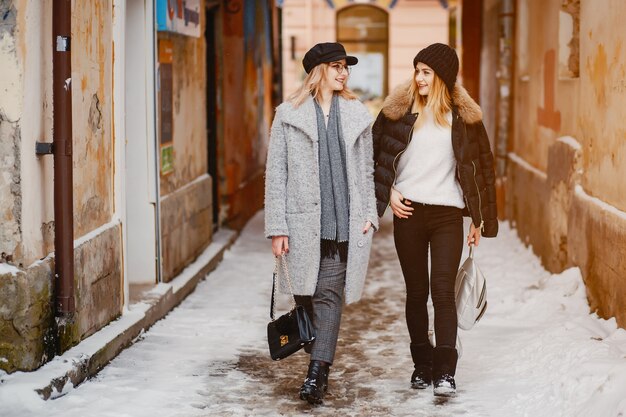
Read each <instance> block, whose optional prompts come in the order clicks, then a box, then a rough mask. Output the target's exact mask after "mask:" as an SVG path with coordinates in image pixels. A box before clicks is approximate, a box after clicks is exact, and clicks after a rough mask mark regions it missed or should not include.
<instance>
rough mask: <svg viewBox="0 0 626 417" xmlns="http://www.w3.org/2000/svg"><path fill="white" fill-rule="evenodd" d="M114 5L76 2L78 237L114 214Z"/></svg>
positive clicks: (109, 1)
mask: <svg viewBox="0 0 626 417" xmlns="http://www.w3.org/2000/svg"><path fill="white" fill-rule="evenodd" d="M112 12H113V4H112V0H83V1H77V2H74V7H73V10H72V106H73V111H72V122H73V140H74V154H73V157H74V182H75V186H74V235H75V238H79V237H80V236H83V235H85V234H86V233H88V232H89V231H91V230H93V229H95V228H97V227H99V226H102V225H103V224H105V223H107V222H109V221H110V219H111V216H112V214H113V175H114V167H113V159H114V155H113V134H112V98H113V83H112V68H113V61H112V59H113V51H112V49H113V42H112V19H113V16H112Z"/></svg>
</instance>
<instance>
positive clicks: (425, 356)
mask: <svg viewBox="0 0 626 417" xmlns="http://www.w3.org/2000/svg"><path fill="white" fill-rule="evenodd" d="M411 357H412V358H413V364H414V365H415V370H414V371H413V375H411V388H414V389H425V388H428V387H429V386H430V384H431V382H432V379H433V375H432V368H433V347H432V345H431V344H430V343H419V344H418V343H411Z"/></svg>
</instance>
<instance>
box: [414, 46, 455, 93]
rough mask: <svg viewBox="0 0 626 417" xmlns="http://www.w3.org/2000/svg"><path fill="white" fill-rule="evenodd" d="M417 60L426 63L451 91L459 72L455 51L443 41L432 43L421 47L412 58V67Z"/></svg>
mask: <svg viewBox="0 0 626 417" xmlns="http://www.w3.org/2000/svg"><path fill="white" fill-rule="evenodd" d="M418 62H421V63H422V64H426V65H428V66H429V67H431V68H432V69H433V71H435V74H437V76H438V77H439V78H441V80H442V81H443V82H444V84H445V85H446V87H448V91H450V92H452V90H453V89H454V84H455V83H456V75H457V74H458V72H459V58H458V57H457V55H456V51H455V50H454V49H452V48H450V47H449V46H448V45H444V44H443V43H433V44H432V45H429V46H427V47H426V48H424V49H422V50H421V51H419V52H418V53H417V55H415V58H413V68H415V66H416V65H417V63H418Z"/></svg>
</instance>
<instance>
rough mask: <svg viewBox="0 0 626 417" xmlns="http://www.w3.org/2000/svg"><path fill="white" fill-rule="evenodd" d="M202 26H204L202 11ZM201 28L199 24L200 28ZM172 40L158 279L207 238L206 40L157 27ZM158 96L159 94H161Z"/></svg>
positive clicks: (209, 229) (180, 265) (164, 37)
mask: <svg viewBox="0 0 626 417" xmlns="http://www.w3.org/2000/svg"><path fill="white" fill-rule="evenodd" d="M200 22H201V25H202V28H204V27H205V26H206V23H205V22H204V13H201V18H200ZM202 33H204V29H203V30H202ZM158 39H159V40H169V41H171V42H172V46H173V62H172V78H173V79H172V101H173V103H172V106H173V114H172V124H173V131H172V144H173V148H174V163H173V170H172V171H171V172H168V173H165V174H164V173H162V174H161V178H160V179H161V238H162V250H161V252H162V256H163V258H162V265H163V270H162V271H163V280H164V281H170V280H171V279H173V278H174V277H175V276H176V275H177V274H178V273H179V272H180V271H181V270H182V269H183V268H184V267H185V266H187V265H188V264H189V262H190V261H192V260H193V259H194V258H195V257H196V256H197V255H198V254H199V253H200V252H201V251H202V250H203V249H204V248H205V247H206V246H207V245H208V244H209V242H210V241H211V232H212V226H213V222H212V203H213V202H212V194H211V184H212V179H211V178H210V177H209V176H208V175H207V171H208V148H207V105H206V103H207V101H206V100H207V97H206V51H205V48H206V41H205V38H204V36H201V37H199V38H194V37H189V36H183V35H179V34H171V33H166V32H160V33H159V34H158ZM160 99H161V98H159V100H160Z"/></svg>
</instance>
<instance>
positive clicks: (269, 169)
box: [265, 98, 378, 303]
mask: <svg viewBox="0 0 626 417" xmlns="http://www.w3.org/2000/svg"><path fill="white" fill-rule="evenodd" d="M339 111H340V112H341V125H342V129H343V137H344V141H345V144H346V165H347V174H348V175H347V177H348V192H349V201H350V231H349V244H348V265H347V271H346V286H345V302H346V303H352V302H355V301H358V300H359V299H360V298H361V293H362V291H363V284H364V282H365V274H366V272H367V264H368V261H369V255H370V249H371V245H372V235H373V233H374V228H376V229H377V228H378V215H377V213H376V197H375V196H374V179H373V173H374V166H373V157H372V153H373V151H372V131H371V127H370V125H371V122H372V118H371V116H370V114H369V113H368V111H367V109H366V108H365V106H364V105H363V104H362V103H361V102H360V101H358V100H346V99H343V98H340V99H339ZM318 144H319V141H318V134H317V120H316V114H315V106H314V103H313V98H309V99H307V100H306V101H305V102H304V103H302V104H301V105H300V106H299V107H298V108H294V107H293V105H292V104H291V103H288V102H285V103H283V104H281V105H280V106H278V108H277V109H276V115H275V117H274V122H273V123H272V129H271V133H270V143H269V149H268V154H267V165H266V171H265V236H266V237H268V238H271V237H272V236H288V237H289V253H288V254H287V256H286V259H287V266H288V269H289V275H290V277H291V283H292V288H293V292H294V294H295V295H313V293H314V292H315V288H316V286H317V275H318V272H319V265H320V231H321V224H320V222H321V204H320V182H319V153H318ZM368 220H369V221H370V222H372V225H373V226H374V228H370V230H369V231H368V232H367V233H366V234H363V227H364V226H365V222H366V221H368ZM278 276H279V280H278V282H279V289H280V291H281V292H284V293H289V287H288V285H287V282H286V280H285V277H284V274H283V271H282V268H279V273H278Z"/></svg>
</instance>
